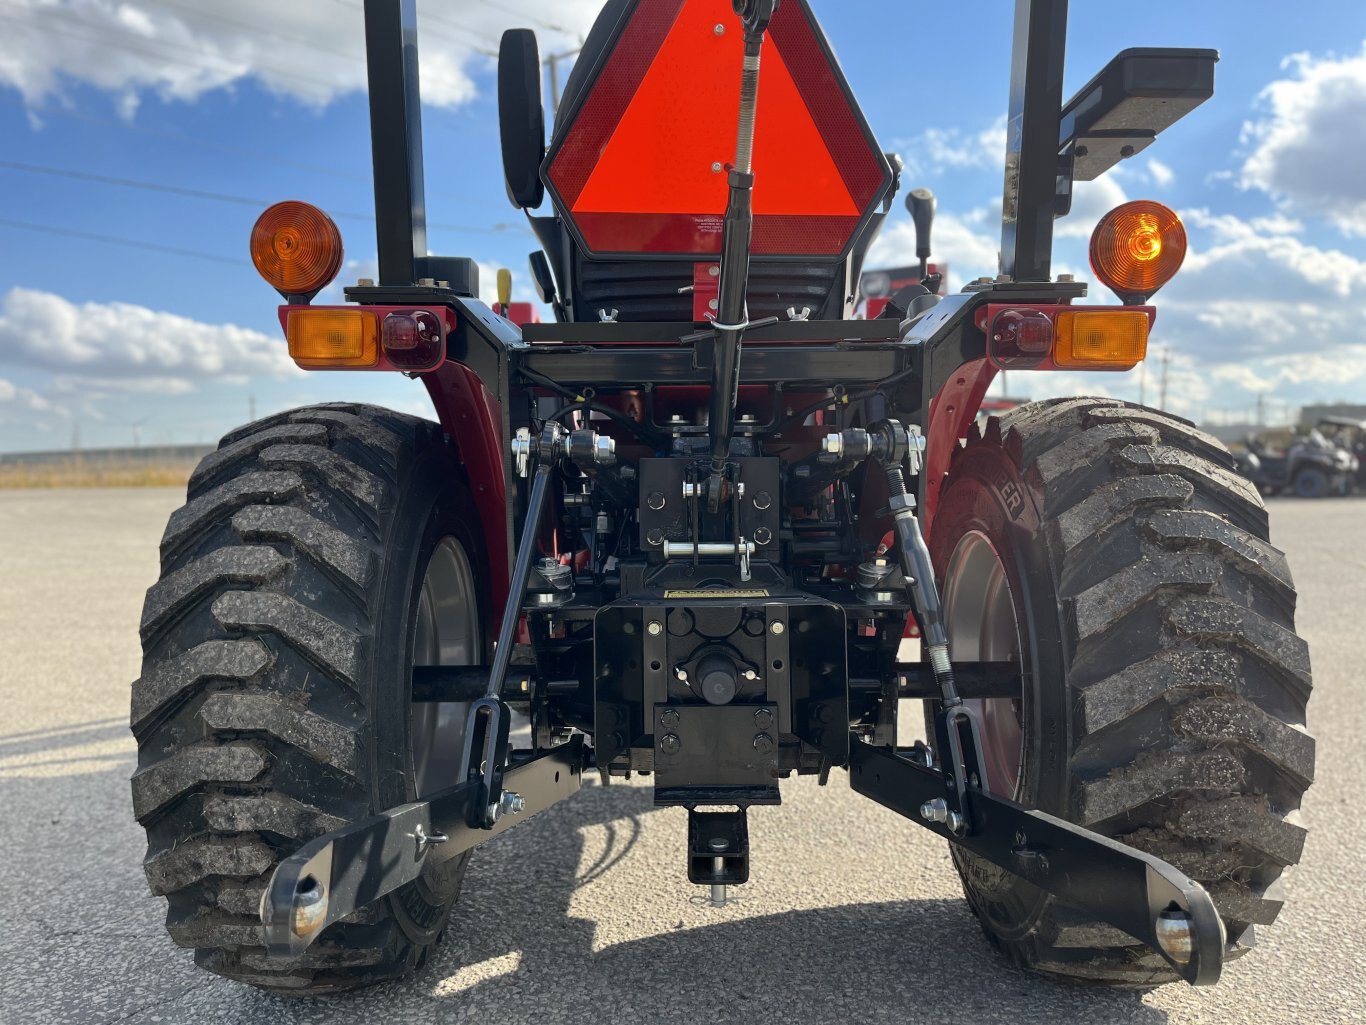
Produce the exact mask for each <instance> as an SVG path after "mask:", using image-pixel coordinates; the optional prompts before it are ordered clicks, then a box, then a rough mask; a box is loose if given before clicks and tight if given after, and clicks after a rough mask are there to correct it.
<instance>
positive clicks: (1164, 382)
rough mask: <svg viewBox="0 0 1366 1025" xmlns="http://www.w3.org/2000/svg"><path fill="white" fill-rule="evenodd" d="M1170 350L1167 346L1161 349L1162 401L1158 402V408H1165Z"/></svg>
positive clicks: (1170, 360) (1170, 358)
mask: <svg viewBox="0 0 1366 1025" xmlns="http://www.w3.org/2000/svg"><path fill="white" fill-rule="evenodd" d="M1171 362H1172V351H1171V349H1168V348H1163V350H1162V401H1161V402H1159V403H1158V407H1159V408H1160V409H1166V408H1167V371H1168V369H1169V368H1170V367H1171Z"/></svg>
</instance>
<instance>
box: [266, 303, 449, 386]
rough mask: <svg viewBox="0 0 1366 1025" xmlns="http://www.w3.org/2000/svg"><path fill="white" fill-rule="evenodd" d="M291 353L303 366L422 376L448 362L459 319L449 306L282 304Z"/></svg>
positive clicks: (282, 322) (281, 315)
mask: <svg viewBox="0 0 1366 1025" xmlns="http://www.w3.org/2000/svg"><path fill="white" fill-rule="evenodd" d="M280 323H281V325H282V326H283V327H284V329H285V337H286V338H287V339H288V341H289V355H290V357H291V358H292V359H293V360H294V362H295V363H297V364H298V365H299V366H301V367H303V368H304V369H305V370H398V371H403V372H404V373H410V374H420V373H426V372H428V371H431V370H435V369H436V368H437V367H439V366H441V365H442V364H443V363H444V362H445V361H446V341H447V339H448V338H449V337H450V334H451V332H452V331H454V330H455V326H456V317H455V313H454V311H452V310H449V309H446V308H445V307H439V308H436V309H413V308H408V307H392V306H281V307H280Z"/></svg>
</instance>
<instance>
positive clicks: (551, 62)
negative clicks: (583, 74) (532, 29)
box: [541, 46, 583, 116]
mask: <svg viewBox="0 0 1366 1025" xmlns="http://www.w3.org/2000/svg"><path fill="white" fill-rule="evenodd" d="M582 50H583V47H581V46H579V47H575V48H574V49H572V50H565V51H564V53H551V54H546V56H545V59H544V60H543V61H542V62H541V63H543V64H544V65H545V66H546V67H548V68H549V69H550V113H551V115H552V116H555V115H558V114H559V112H560V61H564V60H568V59H569V58H570V57H577V56H578V55H579V53H580V52H581V51H582Z"/></svg>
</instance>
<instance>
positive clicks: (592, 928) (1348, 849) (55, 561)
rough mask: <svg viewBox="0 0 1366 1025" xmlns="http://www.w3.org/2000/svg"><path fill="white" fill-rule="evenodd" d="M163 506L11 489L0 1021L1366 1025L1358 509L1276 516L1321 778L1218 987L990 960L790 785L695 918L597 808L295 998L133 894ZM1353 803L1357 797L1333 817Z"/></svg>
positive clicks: (1280, 505) (652, 847)
mask: <svg viewBox="0 0 1366 1025" xmlns="http://www.w3.org/2000/svg"><path fill="white" fill-rule="evenodd" d="M179 504H180V495H179V494H178V493H177V492H175V491H172V490H164V491H163V490H148V491H138V490H129V491H113V490H111V491H96V490H90V491H59V492H15V491H9V492H5V491H0V708H3V710H4V711H3V715H2V716H0V724H2V725H0V806H2V807H3V808H4V811H5V814H4V816H3V820H0V821H3V826H0V829H3V833H0V850H2V851H3V856H0V899H3V902H4V903H3V907H4V912H3V914H4V919H3V926H2V927H0V1022H3V1023H5V1025H21V1023H28V1022H43V1023H57V1022H59V1023H63V1025H65V1023H85V1022H90V1023H112V1022H133V1023H147V1022H170V1023H181V1022H184V1023H199V1022H212V1023H214V1025H234V1023H244V1025H245V1023H252V1025H273V1023H295V1022H329V1023H332V1022H337V1023H349V1022H356V1023H362V1022H363V1023H371V1022H376V1023H377V1022H381V1021H401V1022H403V1023H404V1025H419V1023H424V1022H442V1023H446V1022H462V1021H478V1022H481V1023H502V1022H522V1021H526V1022H533V1021H534V1022H547V1021H549V1022H557V1023H558V1022H570V1021H580V1022H588V1021H602V1022H607V1023H612V1025H616V1023H627V1022H641V1021H649V1022H652V1023H654V1022H679V1023H688V1025H696V1023H699V1022H702V1023H706V1025H714V1023H720V1022H752V1021H757V1020H760V1019H767V1020H769V1021H780V1022H790V1023H794V1025H795V1023H807V1022H810V1023H822V1025H824V1023H829V1022H835V1021H865V1022H897V1023H898V1025H906V1023H912V1022H922V1021H923V1022H934V1023H956V1022H963V1023H969V1022H998V1021H999V1022H1011V1023H1012V1025H1026V1023H1035V1022H1037V1023H1047V1025H1057V1023H1060V1022H1068V1023H1071V1022H1087V1023H1111V1022H1137V1023H1144V1025H1147V1023H1161V1022H1172V1023H1196V1022H1221V1023H1237V1025H1241V1023H1252V1022H1256V1023H1258V1025H1275V1023H1287V1025H1288V1023H1318V1022H1333V1023H1353V1025H1366V895H1364V894H1363V888H1362V886H1361V884H1360V879H1361V872H1360V870H1359V869H1358V868H1357V864H1358V860H1359V851H1360V850H1361V848H1362V847H1363V846H1366V817H1363V816H1361V815H1360V814H1353V813H1351V812H1350V810H1349V801H1350V800H1351V799H1350V795H1351V794H1352V793H1357V794H1361V793H1363V792H1366V756H1363V754H1362V749H1361V738H1362V737H1366V713H1363V710H1362V703H1361V702H1360V701H1358V700H1356V699H1355V698H1353V697H1352V690H1351V687H1352V684H1351V679H1352V677H1353V676H1354V675H1356V673H1357V672H1358V671H1359V670H1358V669H1357V668H1356V667H1357V666H1358V665H1359V650H1360V649H1359V645H1360V638H1361V635H1362V627H1361V622H1362V614H1363V610H1366V555H1363V554H1361V553H1362V551H1363V548H1366V545H1363V548H1358V547H1357V544H1358V543H1359V542H1363V541H1366V501H1358V500H1341V501H1334V500H1328V501H1321V502H1291V501H1284V502H1277V503H1275V504H1274V508H1273V512H1272V524H1273V529H1274V530H1275V540H1276V542H1277V543H1278V544H1280V545H1282V546H1283V547H1285V548H1287V549H1288V550H1289V552H1290V556H1291V560H1292V566H1293V568H1294V570H1295V573H1296V577H1297V580H1298V583H1299V586H1300V588H1301V620H1300V622H1301V630H1302V632H1303V633H1304V634H1305V636H1306V637H1308V639H1309V640H1310V642H1311V644H1312V645H1313V655H1314V669H1315V678H1316V683H1317V691H1316V695H1315V698H1314V701H1313V703H1312V705H1311V706H1310V715H1311V723H1310V725H1311V728H1312V729H1313V730H1314V732H1315V733H1316V734H1317V736H1318V740H1319V763H1318V764H1319V782H1318V783H1317V784H1316V785H1315V787H1314V788H1313V789H1312V790H1311V791H1310V793H1309V796H1308V799H1307V801H1306V814H1305V818H1306V821H1307V822H1308V824H1309V825H1310V826H1311V827H1312V831H1311V833H1310V836H1309V843H1308V846H1307V849H1306V851H1305V855H1304V864H1303V866H1302V867H1301V868H1299V869H1298V870H1297V871H1295V872H1293V873H1291V874H1290V875H1289V877H1288V878H1287V897H1288V905H1287V907H1286V909H1285V911H1284V913H1283V914H1282V915H1281V918H1280V921H1279V922H1278V923H1277V924H1276V925H1275V926H1274V927H1272V928H1270V929H1264V930H1262V933H1261V936H1260V937H1259V940H1260V945H1259V948H1258V950H1257V951H1256V952H1254V954H1253V955H1252V956H1251V957H1248V958H1244V959H1243V960H1240V961H1238V962H1236V963H1234V964H1233V965H1231V966H1230V967H1229V968H1228V970H1227V972H1226V973H1225V977H1224V981H1223V982H1222V983H1221V984H1220V985H1219V986H1217V987H1215V988H1213V989H1204V990H1195V989H1191V988H1189V987H1186V986H1183V985H1174V986H1167V987H1164V988H1162V989H1160V990H1157V991H1156V992H1152V993H1148V994H1136V993H1123V992H1106V991H1103V990H1097V989H1091V988H1083V987H1076V986H1066V985H1059V984H1056V983H1053V982H1050V981H1047V980H1044V979H1039V978H1035V977H1032V976H1029V975H1026V974H1024V973H1021V972H1018V971H1016V970H1013V969H1011V968H1010V967H1008V966H1007V965H1006V964H1005V963H1003V961H1002V960H1001V959H1000V958H999V957H997V956H996V955H995V954H993V953H992V951H991V950H990V949H989V948H988V947H987V945H986V943H985V941H984V940H983V939H982V937H981V935H980V933H979V932H978V930H977V927H976V925H975V924H974V922H973V920H972V918H971V916H970V915H969V913H968V911H967V908H966V906H965V904H964V902H963V898H962V893H961V891H960V889H959V887H958V882H957V879H956V877H955V876H954V874H953V871H952V869H951V867H950V864H949V860H948V856H947V854H946V852H945V849H944V847H943V845H942V844H941V843H939V842H938V841H937V840H935V839H934V838H933V837H931V836H930V835H929V834H927V833H925V832H924V831H922V830H920V829H917V828H915V827H914V826H912V825H910V824H908V823H905V822H903V821H902V820H900V819H899V818H897V816H895V815H893V814H892V813H890V812H888V811H884V810H882V809H881V808H879V807H877V806H875V805H873V804H871V803H869V802H867V801H864V800H862V799H860V798H858V797H856V796H855V795H854V794H852V793H851V792H850V791H849V790H848V789H847V787H846V786H845V785H844V779H843V777H842V775H840V774H838V773H837V774H836V775H835V776H834V777H832V780H831V785H830V786H829V787H827V788H825V789H821V788H819V787H817V786H815V784H814V783H812V782H810V781H806V780H803V781H801V782H797V783H790V784H788V785H786V786H785V787H784V800H785V801H786V803H785V804H784V805H783V806H782V807H780V808H772V809H762V810H759V811H756V813H755V814H754V815H753V816H751V825H750V829H751V841H752V848H753V851H754V865H753V882H752V885H750V886H749V887H747V888H745V890H744V891H743V897H744V900H743V902H742V903H739V904H736V905H734V906H732V907H729V908H727V909H725V910H724V911H720V912H717V911H712V910H709V909H704V908H700V907H696V906H694V905H692V904H690V903H689V898H690V897H691V896H693V895H694V894H695V893H697V892H699V889H698V888H692V887H689V886H688V884H687V883H686V880H685V877H684V874H683V873H684V863H683V844H684V839H685V838H684V826H685V816H684V813H683V812H682V811H679V810H668V811H656V810H654V809H653V808H652V807H651V804H650V792H649V790H647V789H644V788H641V787H634V786H613V787H611V788H608V789H603V788H599V787H591V788H589V789H588V790H587V791H586V792H585V793H583V794H581V795H580V796H579V798H578V799H577V800H574V801H571V802H568V803H566V804H564V805H561V806H559V807H558V808H555V809H552V810H551V811H550V812H547V813H546V814H545V815H543V816H540V817H538V818H536V819H534V820H532V821H531V822H529V823H528V824H526V825H523V826H519V827H518V828H517V829H515V830H513V831H511V832H510V833H509V834H507V835H505V836H503V837H499V838H498V839H497V840H495V841H493V842H492V843H490V844H489V845H488V846H487V847H486V848H485V849H483V850H482V851H481V852H480V853H479V854H477V855H476V857H475V860H474V862H473V864H472V866H471V869H470V872H469V876H468V878H467V881H466V890H465V892H466V896H465V897H464V898H463V899H462V902H461V904H460V906H459V910H458V911H457V914H456V917H455V919H454V925H453V929H452V932H453V937H452V939H451V941H450V942H449V943H448V944H447V945H446V946H445V947H444V948H443V950H442V951H441V953H440V954H439V956H437V957H435V958H434V959H433V961H432V963H431V964H429V965H428V967H427V968H426V969H425V970H423V971H422V972H421V973H420V974H418V975H417V976H416V977H415V978H413V979H410V980H408V981H407V982H404V983H401V984H395V985H390V986H385V987H381V988H379V989H376V990H371V991H369V992H366V993H363V994H361V995H357V996H351V997H343V998H334V999H329V1000H289V999H283V998H278V997H272V996H267V995H264V994H261V993H258V992H256V991H254V990H251V989H248V988H245V987H243V986H239V985H236V984H233V983H230V982H227V981H225V980H222V979H219V978H216V977H214V976H210V975H207V974H205V973H202V972H199V971H197V970H196V969H195V968H194V967H193V965H192V963H191V957H190V953H189V952H188V951H183V950H179V949H177V948H175V947H174V946H173V945H172V944H171V942H170V940H169V939H168V938H167V937H166V936H165V934H164V933H163V931H162V926H161V919H162V914H163V902H162V901H161V900H159V899H154V898H152V897H149V896H148V895H147V888H146V884H145V882H144V880H143V876H142V871H141V868H140V864H139V863H140V860H141V857H142V851H143V841H142V836H141V831H140V830H139V829H138V827H137V826H136V825H135V823H134V822H133V817H132V812H131V809H130V807H129V804H130V802H129V791H128V783H127V780H128V776H129V775H130V773H131V772H132V769H133V765H134V753H133V751H134V749H133V740H132V737H131V736H130V735H129V733H128V729H127V717H128V683H129V681H130V680H132V679H133V677H134V676H135V675H136V674H137V671H138V643H137V629H136V627H137V621H138V615H139V611H140V607H141V604H142V595H143V591H144V590H145V589H146V587H147V586H148V585H149V584H151V583H152V581H153V579H154V578H155V575H156V544H157V539H158V538H159V536H160V533H161V530H162V526H163V525H164V523H165V519H166V517H167V515H169V513H170V512H171V510H172V509H173V508H175V507H176V506H177V505H179ZM1352 803H1356V804H1358V805H1359V804H1360V799H1359V798H1358V799H1357V800H1356V801H1354V802H1352Z"/></svg>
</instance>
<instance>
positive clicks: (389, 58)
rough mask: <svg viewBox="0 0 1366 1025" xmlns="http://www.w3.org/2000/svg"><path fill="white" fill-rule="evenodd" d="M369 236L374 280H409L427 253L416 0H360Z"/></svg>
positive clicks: (391, 282) (390, 282) (404, 282)
mask: <svg viewBox="0 0 1366 1025" xmlns="http://www.w3.org/2000/svg"><path fill="white" fill-rule="evenodd" d="M365 58H366V67H367V70H368V74H369V79H370V140H371V146H372V154H373V160H374V170H375V175H374V177H375V241H376V244H377V251H378V256H379V283H380V284H381V285H412V284H414V283H416V281H417V279H418V277H419V272H420V270H421V261H423V260H425V259H426V257H427V205H426V199H425V198H424V195H423V182H422V103H421V98H420V96H419V93H418V86H417V0H365Z"/></svg>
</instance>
